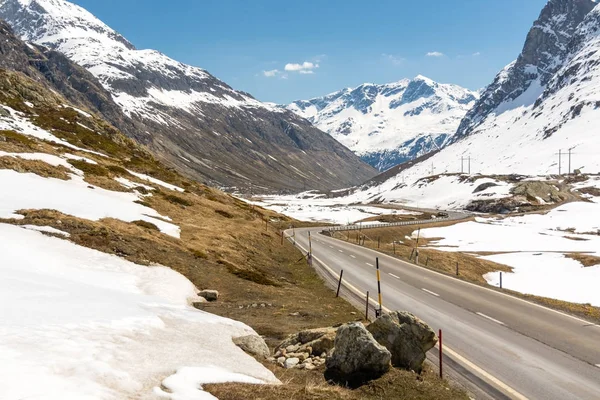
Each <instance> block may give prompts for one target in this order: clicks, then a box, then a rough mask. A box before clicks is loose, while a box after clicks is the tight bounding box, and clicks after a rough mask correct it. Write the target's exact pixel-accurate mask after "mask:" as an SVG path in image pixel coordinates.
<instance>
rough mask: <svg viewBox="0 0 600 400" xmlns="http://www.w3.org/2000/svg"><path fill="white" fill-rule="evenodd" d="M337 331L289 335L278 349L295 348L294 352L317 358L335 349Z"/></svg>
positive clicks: (326, 330) (309, 331) (303, 332)
mask: <svg viewBox="0 0 600 400" xmlns="http://www.w3.org/2000/svg"><path fill="white" fill-rule="evenodd" d="M336 331H337V329H336V328H333V327H328V328H317V329H306V330H303V331H300V332H298V333H294V334H292V335H289V336H288V337H287V338H286V339H285V340H284V341H283V342H281V344H280V345H279V347H278V349H285V348H287V347H289V346H293V347H294V352H299V353H309V354H311V355H316V356H319V355H321V354H323V353H329V352H330V351H331V349H333V344H334V341H335V335H336Z"/></svg>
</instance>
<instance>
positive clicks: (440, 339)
mask: <svg viewBox="0 0 600 400" xmlns="http://www.w3.org/2000/svg"><path fill="white" fill-rule="evenodd" d="M438 338H439V348H440V379H444V372H443V367H444V362H443V358H444V351H443V349H442V346H443V343H442V330H441V329H440V333H439V335H438Z"/></svg>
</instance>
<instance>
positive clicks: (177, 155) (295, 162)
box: [0, 0, 374, 191]
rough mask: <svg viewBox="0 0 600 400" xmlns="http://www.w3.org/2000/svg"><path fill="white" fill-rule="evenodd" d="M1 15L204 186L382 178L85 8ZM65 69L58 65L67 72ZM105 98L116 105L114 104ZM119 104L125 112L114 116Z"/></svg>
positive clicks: (20, 6) (15, 6) (24, 4)
mask: <svg viewBox="0 0 600 400" xmlns="http://www.w3.org/2000/svg"><path fill="white" fill-rule="evenodd" d="M0 18H2V19H5V20H6V21H7V22H8V23H9V24H10V25H11V26H12V27H13V28H14V30H15V31H16V33H17V34H18V35H19V36H20V37H21V38H23V39H24V40H26V41H28V42H32V43H36V44H39V45H42V46H45V47H47V48H49V49H52V50H56V51H57V52H60V53H62V54H64V55H65V56H66V57H68V58H69V59H71V60H72V61H75V62H76V63H77V64H78V65H80V66H82V67H84V68H85V69H87V70H88V71H89V72H90V73H91V74H92V75H93V76H94V77H95V78H97V80H98V81H100V83H101V84H102V86H103V88H104V90H96V89H97V88H96V87H87V86H85V85H83V87H81V89H82V90H81V91H82V92H84V95H85V96H87V97H88V98H91V99H92V100H91V101H92V102H93V103H94V104H93V105H94V107H93V108H91V109H92V110H93V111H98V112H100V113H101V114H102V115H103V116H104V117H106V118H107V119H108V120H109V121H110V122H111V123H113V124H114V125H115V126H117V127H118V128H119V129H121V130H122V131H123V132H125V133H126V134H127V135H129V136H130V137H133V138H135V139H136V140H137V141H139V142H140V143H143V144H146V145H148V146H149V147H150V148H151V149H152V150H154V152H155V154H157V155H158V156H159V157H160V158H162V159H163V160H165V161H168V162H169V163H170V164H172V165H175V166H176V167H178V168H179V169H180V170H181V171H185V172H186V173H187V174H189V175H190V176H193V177H194V178H196V179H200V180H204V181H206V182H208V183H211V184H215V185H223V186H229V187H239V188H243V189H244V188H248V187H251V186H252V184H253V182H254V183H258V182H260V185H255V186H257V187H258V189H257V190H260V191H267V190H276V189H288V190H297V189H303V188H311V187H321V188H325V187H341V186H345V185H348V184H355V183H358V182H360V181H362V180H364V179H366V178H369V177H371V176H372V175H373V174H374V171H373V170H372V169H371V168H370V167H369V166H367V165H366V164H364V163H362V162H361V161H360V160H359V159H358V157H356V156H355V155H354V154H352V152H350V151H349V150H348V149H346V148H344V147H343V146H341V145H340V144H339V143H337V142H336V141H335V140H333V139H332V138H331V137H329V136H328V135H326V134H324V133H323V132H321V131H319V130H318V129H316V128H314V127H312V126H311V125H310V124H309V123H308V122H307V121H305V120H304V119H302V118H299V117H297V116H296V115H295V114H293V113H291V112H289V111H285V110H281V109H279V108H276V107H273V106H270V105H267V104H265V103H261V102H259V101H257V100H256V99H254V98H253V97H252V96H250V95H249V94H247V93H243V92H239V91H236V90H234V89H232V88H231V87H229V86H228V85H226V84H225V83H224V82H221V81H220V80H218V79H216V78H215V77H214V76H212V75H210V74H209V73H208V72H206V71H204V70H202V69H200V68H196V67H192V66H188V65H185V64H182V63H179V62H177V61H175V60H172V59H170V58H169V57H167V56H166V55H164V54H161V53H159V52H157V51H154V50H137V49H136V48H135V47H134V46H133V44H131V43H130V42H128V41H127V40H126V39H125V38H124V37H123V36H121V35H120V34H118V33H117V32H115V31H114V30H113V29H111V28H110V27H108V26H107V25H105V24H104V23H103V22H102V21H100V20H98V19H97V18H95V17H94V16H93V15H91V14H90V13H89V12H87V11H86V10H84V9H82V8H81V7H79V6H77V5H74V4H72V3H69V2H67V1H64V0H1V1H0ZM63 67H65V65H64V63H58V64H57V65H56V68H57V69H59V70H60V72H61V73H62V74H64V75H68V73H69V71H66V70H63V69H62V68H63ZM47 74H49V75H53V74H52V71H47ZM52 79H54V80H55V81H56V82H61V81H62V78H60V77H58V76H56V77H55V78H52ZM57 84H58V83H57ZM92 86H93V85H92ZM107 92H108V94H110V98H111V100H112V101H108V100H106V98H105V97H106V93H107ZM113 102H114V103H116V105H117V106H118V109H119V111H120V112H118V113H115V112H114V111H115V110H114V104H113Z"/></svg>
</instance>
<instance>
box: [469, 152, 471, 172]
mask: <svg viewBox="0 0 600 400" xmlns="http://www.w3.org/2000/svg"><path fill="white" fill-rule="evenodd" d="M469 175H471V156H469Z"/></svg>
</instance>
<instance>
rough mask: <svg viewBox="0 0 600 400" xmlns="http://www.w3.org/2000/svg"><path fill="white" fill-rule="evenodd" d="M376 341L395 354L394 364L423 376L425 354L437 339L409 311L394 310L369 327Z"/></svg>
mask: <svg viewBox="0 0 600 400" xmlns="http://www.w3.org/2000/svg"><path fill="white" fill-rule="evenodd" d="M367 330H368V331H369V332H370V333H371V334H372V335H373V337H374V338H375V340H377V341H378V342H379V343H380V344H382V345H383V346H385V347H386V348H387V349H388V350H389V351H390V352H391V353H392V365H393V366H394V367H397V368H403V369H406V370H411V371H415V372H417V373H420V372H421V371H422V370H423V362H424V361H425V353H427V351H429V350H430V349H431V348H433V347H434V346H435V344H436V343H437V340H438V338H437V336H436V334H435V332H434V331H433V330H432V329H431V328H430V327H429V325H427V324H426V323H425V322H423V321H421V320H420V319H419V318H417V317H415V316H414V315H412V314H410V313H408V312H400V311H394V312H392V313H390V314H384V315H382V316H381V317H379V318H377V319H376V320H375V322H373V323H372V324H370V325H369V326H368V327H367Z"/></svg>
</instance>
